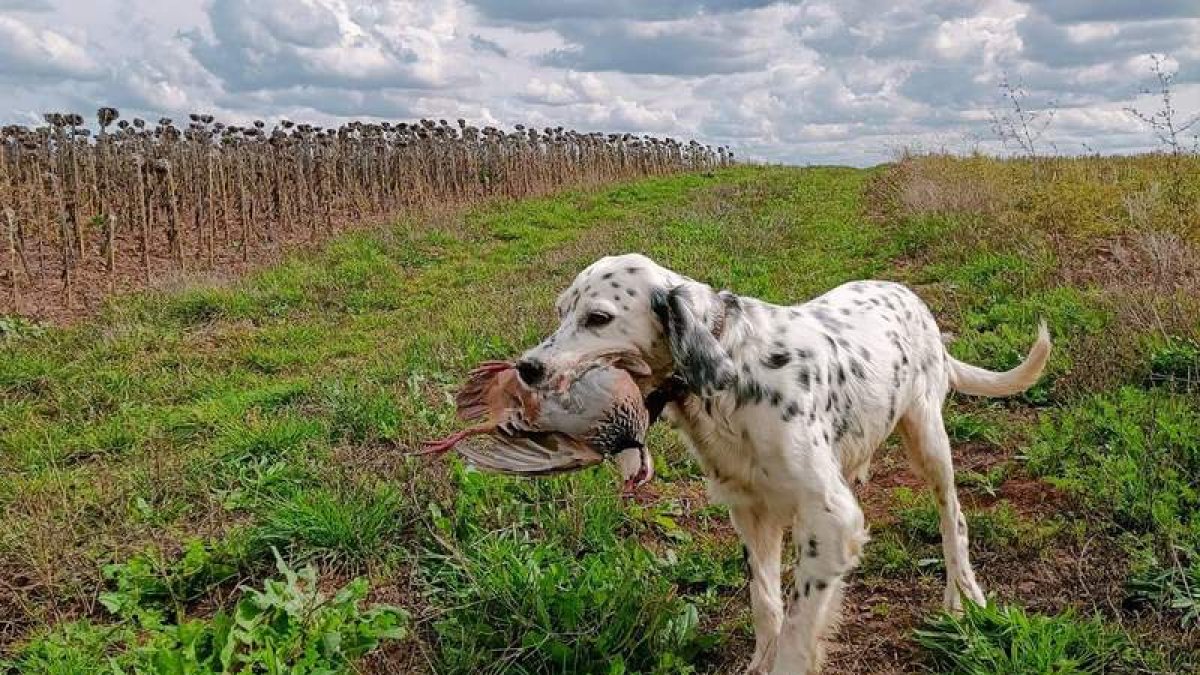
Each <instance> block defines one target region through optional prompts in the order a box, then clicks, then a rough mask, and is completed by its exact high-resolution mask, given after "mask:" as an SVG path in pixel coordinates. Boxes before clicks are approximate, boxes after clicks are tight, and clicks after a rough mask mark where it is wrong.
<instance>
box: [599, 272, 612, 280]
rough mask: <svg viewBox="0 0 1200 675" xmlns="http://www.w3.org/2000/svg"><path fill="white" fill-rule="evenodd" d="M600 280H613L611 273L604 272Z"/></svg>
mask: <svg viewBox="0 0 1200 675" xmlns="http://www.w3.org/2000/svg"><path fill="white" fill-rule="evenodd" d="M600 278H601V279H611V278H613V273H612V272H605V273H604V276H602V277H600Z"/></svg>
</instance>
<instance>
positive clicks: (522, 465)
mask: <svg viewBox="0 0 1200 675" xmlns="http://www.w3.org/2000/svg"><path fill="white" fill-rule="evenodd" d="M618 362H619V363H621V364H622V365H625V364H626V363H628V357H621V358H620V359H617V358H605V359H600V360H597V361H594V362H589V363H587V364H584V365H581V366H580V367H579V368H576V369H575V370H573V371H569V372H564V373H562V374H560V375H559V376H558V377H556V378H554V379H553V380H552V381H550V382H548V383H547V384H546V385H544V386H541V387H537V388H530V387H528V386H526V385H525V384H524V383H523V382H521V380H520V378H519V377H518V376H517V371H516V369H515V367H514V366H513V364H512V363H509V362H505V361H488V362H485V363H483V364H480V366H479V367H477V368H475V369H474V370H472V371H471V373H470V375H469V377H468V379H467V383H466V384H465V385H464V386H463V388H462V389H461V390H460V391H459V392H458V394H457V396H456V397H455V402H456V404H457V407H458V417H459V418H460V419H462V420H463V421H467V422H475V423H476V424H475V425H473V426H470V427H468V428H466V429H463V430H462V431H459V432H457V433H454V434H451V435H450V436H447V437H446V438H443V439H440V440H437V441H431V442H429V443H426V444H425V447H424V449H423V450H422V452H421V454H442V453H445V452H447V451H449V450H450V449H451V448H454V447H455V446H456V445H457V444H458V443H460V442H462V441H463V440H465V439H467V438H470V437H472V436H478V435H490V436H491V438H492V441H493V442H492V443H490V444H467V445H465V446H463V447H462V448H460V449H459V453H460V454H461V455H463V456H464V457H465V458H466V459H467V460H468V461H470V462H471V463H472V464H475V465H476V466H479V467H480V468H483V469H490V470H493V471H499V472H502V473H515V474H521V475H547V474H554V473H561V472H565V471H572V470H575V469H580V468H583V467H587V466H592V465H594V464H598V463H600V462H602V461H603V460H604V458H605V457H606V456H609V455H616V459H617V464H618V466H619V467H620V468H621V473H622V477H623V478H624V480H625V487H626V489H627V490H628V489H632V488H634V487H637V486H638V485H641V484H643V483H645V482H646V481H648V480H649V479H650V477H651V476H652V471H653V469H652V467H653V463H652V461H651V459H650V455H649V453H648V452H647V451H646V446H645V438H646V429H647V428H648V427H649V425H650V419H649V417H650V413H649V412H648V411H647V409H646V407H645V405H644V404H643V400H642V394H641V391H640V390H639V389H638V387H637V384H636V383H635V382H634V380H633V377H632V376H631V375H630V373H629V371H628V370H626V369H625V368H621V367H617V365H616V364H617V363H618ZM633 369H634V370H635V371H640V370H641V368H639V367H635V368H633Z"/></svg>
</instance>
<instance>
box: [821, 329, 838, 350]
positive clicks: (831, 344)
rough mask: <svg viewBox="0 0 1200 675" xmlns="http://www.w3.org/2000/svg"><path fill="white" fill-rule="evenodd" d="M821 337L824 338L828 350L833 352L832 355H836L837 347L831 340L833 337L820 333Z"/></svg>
mask: <svg viewBox="0 0 1200 675" xmlns="http://www.w3.org/2000/svg"><path fill="white" fill-rule="evenodd" d="M822 335H824V336H825V341H826V342H828V343H829V348H830V349H832V350H833V353H834V354H836V353H837V348H838V347H837V342H835V341H834V339H833V336H830V335H825V334H824V333H822Z"/></svg>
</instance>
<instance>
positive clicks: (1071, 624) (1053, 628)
mask: <svg viewBox="0 0 1200 675" xmlns="http://www.w3.org/2000/svg"><path fill="white" fill-rule="evenodd" d="M917 642H918V643H920V644H921V646H922V647H924V648H925V649H927V650H928V651H929V652H930V655H931V660H932V662H933V664H934V666H935V668H937V669H938V670H939V671H940V672H948V673H964V674H969V675H985V674H988V675H990V674H992V673H1053V674H1055V675H1067V674H1071V675H1075V674H1080V675H1083V674H1085V673H1107V672H1113V671H1122V670H1136V669H1138V668H1139V667H1141V666H1143V664H1142V659H1143V658H1144V657H1143V656H1142V655H1141V654H1138V653H1137V651H1136V650H1135V649H1134V648H1133V647H1132V646H1131V645H1130V644H1129V642H1128V638H1127V637H1126V636H1125V635H1124V634H1123V633H1121V632H1120V631H1118V630H1114V629H1112V628H1110V627H1108V626H1105V625H1103V624H1102V623H1101V622H1099V621H1094V620H1087V619H1080V618H1079V617H1076V616H1074V615H1073V614H1070V613H1067V614H1063V615H1061V616H1043V615H1039V614H1027V613H1026V612H1024V611H1023V610H1022V609H1021V608H1020V607H1011V606H1002V605H988V606H986V607H981V606H979V605H973V604H970V603H969V602H968V605H967V607H966V609H965V612H964V613H963V615H962V616H961V617H956V616H951V615H947V614H942V615H939V616H937V617H934V618H933V619H931V620H930V621H929V622H928V623H927V624H926V625H925V626H924V627H923V628H921V629H920V630H918V631H917Z"/></svg>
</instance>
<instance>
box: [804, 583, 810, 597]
mask: <svg viewBox="0 0 1200 675" xmlns="http://www.w3.org/2000/svg"><path fill="white" fill-rule="evenodd" d="M811 592H812V583H811V582H808V581H806V582H804V597H806V598H807V597H808V596H809V594H810V593H811Z"/></svg>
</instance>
